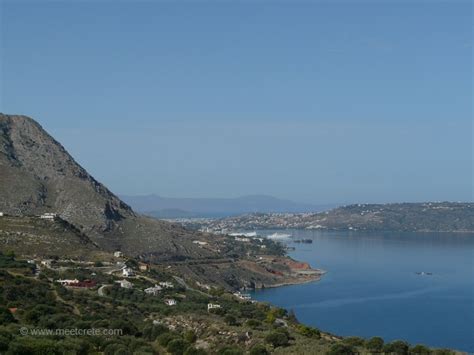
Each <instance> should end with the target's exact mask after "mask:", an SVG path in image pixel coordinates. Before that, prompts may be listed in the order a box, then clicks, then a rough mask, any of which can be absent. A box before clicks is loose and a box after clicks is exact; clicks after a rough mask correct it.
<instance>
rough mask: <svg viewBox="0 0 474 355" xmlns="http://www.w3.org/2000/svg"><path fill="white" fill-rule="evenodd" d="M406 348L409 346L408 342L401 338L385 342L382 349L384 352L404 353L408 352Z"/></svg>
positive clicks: (403, 354)
mask: <svg viewBox="0 0 474 355" xmlns="http://www.w3.org/2000/svg"><path fill="white" fill-rule="evenodd" d="M408 348H409V346H408V343H406V342H404V341H401V340H395V341H392V342H391V343H388V344H386V345H385V346H384V347H383V351H384V352H385V353H392V354H397V355H406V354H408Z"/></svg>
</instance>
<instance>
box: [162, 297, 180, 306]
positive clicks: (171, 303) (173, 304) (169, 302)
mask: <svg viewBox="0 0 474 355" xmlns="http://www.w3.org/2000/svg"><path fill="white" fill-rule="evenodd" d="M165 304H166V305H167V306H176V305H177V304H178V302H176V300H174V299H172V298H169V299H166V300H165Z"/></svg>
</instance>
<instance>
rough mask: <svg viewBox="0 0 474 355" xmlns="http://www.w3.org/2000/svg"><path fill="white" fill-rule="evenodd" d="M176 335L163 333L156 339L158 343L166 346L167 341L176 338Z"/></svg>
mask: <svg viewBox="0 0 474 355" xmlns="http://www.w3.org/2000/svg"><path fill="white" fill-rule="evenodd" d="M177 338H178V337H177V336H176V335H174V334H173V333H170V332H168V333H163V334H161V335H160V336H159V337H158V338H157V340H158V343H160V345H161V346H168V343H169V342H170V341H171V340H174V339H177Z"/></svg>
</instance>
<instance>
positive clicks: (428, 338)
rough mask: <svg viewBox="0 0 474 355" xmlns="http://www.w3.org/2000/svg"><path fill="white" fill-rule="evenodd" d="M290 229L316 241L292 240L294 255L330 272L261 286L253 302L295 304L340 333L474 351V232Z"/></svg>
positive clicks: (300, 312) (306, 317) (307, 318)
mask: <svg viewBox="0 0 474 355" xmlns="http://www.w3.org/2000/svg"><path fill="white" fill-rule="evenodd" d="M274 232H276V231H261V232H260V234H262V235H268V234H271V233H274ZM279 232H281V231H279ZM287 232H288V233H289V234H292V235H293V237H294V238H303V237H304V238H311V239H312V240H313V244H296V243H291V242H288V245H290V246H294V247H296V251H294V252H290V255H291V256H292V257H293V258H295V259H298V260H304V261H307V262H309V263H310V264H311V266H313V267H316V268H321V269H324V270H327V274H326V275H324V276H323V278H322V280H321V281H319V282H313V283H310V284H304V285H296V286H286V287H281V288H274V289H266V290H262V291H256V292H255V293H254V294H253V295H252V296H253V297H254V298H255V299H258V300H261V301H269V302H271V303H273V304H275V305H278V306H281V307H284V308H286V309H293V310H294V311H295V313H296V316H297V317H298V319H299V320H300V321H302V322H304V323H307V324H311V325H313V326H316V327H318V328H320V329H322V330H325V331H329V332H331V333H334V334H337V335H343V336H350V335H356V336H362V337H371V336H376V335H377V336H381V337H382V338H384V339H385V340H386V341H391V340H395V339H403V340H407V341H409V342H410V343H411V344H426V345H429V346H433V347H447V348H454V349H458V350H464V351H468V352H473V353H474V234H450V233H364V232H320V231H304V230H292V231H285V232H284V233H287ZM418 271H425V272H432V273H433V275H432V276H420V275H417V274H416V272H418Z"/></svg>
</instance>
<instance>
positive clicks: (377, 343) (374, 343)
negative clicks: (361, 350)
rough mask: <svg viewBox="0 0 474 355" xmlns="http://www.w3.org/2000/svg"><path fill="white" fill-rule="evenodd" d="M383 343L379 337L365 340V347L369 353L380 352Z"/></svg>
mask: <svg viewBox="0 0 474 355" xmlns="http://www.w3.org/2000/svg"><path fill="white" fill-rule="evenodd" d="M383 344H384V341H383V339H382V338H381V337H373V338H370V339H369V340H367V342H366V343H365V346H366V347H367V349H369V350H371V351H382V349H383Z"/></svg>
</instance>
